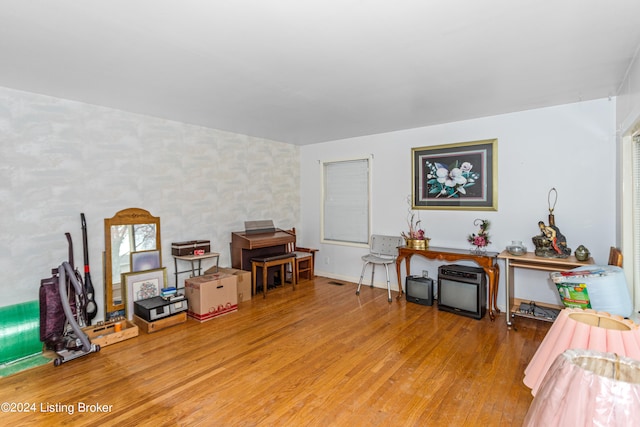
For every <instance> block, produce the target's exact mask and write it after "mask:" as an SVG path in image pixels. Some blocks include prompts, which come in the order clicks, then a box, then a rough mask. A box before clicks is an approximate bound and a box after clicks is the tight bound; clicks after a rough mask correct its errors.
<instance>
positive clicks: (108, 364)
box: [0, 278, 549, 426]
mask: <svg viewBox="0 0 640 427" xmlns="http://www.w3.org/2000/svg"><path fill="white" fill-rule="evenodd" d="M331 282H332V280H330V279H326V278H316V279H315V280H313V281H305V282H302V283H300V284H299V285H298V287H297V289H296V290H295V291H292V289H291V286H290V285H289V284H288V285H287V286H286V287H285V288H284V289H282V288H279V289H275V290H272V291H270V292H269V294H268V296H267V298H266V299H263V298H262V297H260V296H259V297H257V298H254V299H253V300H252V301H248V302H244V303H241V304H240V309H239V311H238V312H236V313H232V314H228V315H226V316H223V317H220V318H217V319H214V320H211V321H209V322H206V323H202V324H200V323H197V322H195V321H193V320H191V319H189V320H188V321H187V323H185V324H182V325H178V326H174V327H171V328H169V329H166V330H163V331H159V332H156V333H153V334H148V335H147V334H145V333H143V332H141V333H140V336H138V337H136V338H133V339H130V340H127V341H124V342H121V343H118V344H114V345H111V346H108V347H104V348H103V349H102V350H101V351H100V352H98V353H95V354H90V355H88V356H85V357H82V358H79V359H76V360H72V361H70V362H68V363H65V364H63V365H61V366H59V367H54V366H53V364H48V365H45V366H41V367H38V368H34V369H31V370H29V371H25V372H21V373H18V374H15V375H13V376H10V377H7V378H2V379H0V402H16V403H21V404H23V403H27V404H35V405H34V406H35V412H28V413H6V412H4V413H0V422H2V424H3V425H21V426H27V425H72V426H82V425H123V426H127V425H152V426H163V425H166V426H174V425H180V426H211V425H223V426H412V425H414V426H511V425H513V426H519V425H521V423H522V420H523V419H524V416H525V414H526V412H527V409H528V407H529V405H530V403H531V400H532V397H531V394H530V390H529V389H528V388H527V387H525V386H524V385H523V383H522V378H523V371H524V369H525V367H526V366H527V364H528V362H529V360H530V359H531V357H532V356H533V354H534V352H535V349H536V348H537V346H538V345H539V343H540V342H541V340H542V338H543V337H544V335H545V333H546V331H547V330H548V328H549V324H548V323H545V322H538V321H535V320H527V319H518V330H517V331H515V330H510V329H508V328H507V327H506V325H505V322H504V317H503V316H500V317H499V318H498V319H497V320H496V321H495V322H491V321H490V320H489V318H488V316H485V318H483V319H482V320H479V321H478V320H474V319H469V318H466V317H462V316H458V315H455V314H450V313H446V312H441V311H438V309H437V306H435V305H434V306H432V307H425V306H420V305H417V304H412V303H407V302H406V301H405V300H396V299H395V293H394V301H393V302H392V303H388V302H387V294H386V290H383V289H378V288H370V287H368V286H363V289H362V292H361V294H360V296H359V297H358V296H356V295H355V289H356V285H355V284H353V283H343V285H342V286H338V285H335V284H332V283H331ZM95 404H98V405H102V406H101V409H106V410H107V412H88V411H89V410H92V409H97V407H90V406H86V407H85V408H84V409H85V412H81V410H82V409H83V405H95ZM32 408H33V407H32ZM46 411H48V412H46Z"/></svg>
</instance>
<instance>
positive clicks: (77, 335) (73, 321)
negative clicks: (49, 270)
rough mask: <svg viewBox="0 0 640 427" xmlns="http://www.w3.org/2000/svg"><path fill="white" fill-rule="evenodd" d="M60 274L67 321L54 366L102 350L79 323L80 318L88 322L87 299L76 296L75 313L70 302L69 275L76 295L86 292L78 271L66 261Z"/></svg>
mask: <svg viewBox="0 0 640 427" xmlns="http://www.w3.org/2000/svg"><path fill="white" fill-rule="evenodd" d="M58 274H59V278H58V289H59V292H60V300H61V302H62V309H63V310H64V314H65V317H66V319H67V322H66V325H65V330H64V332H63V335H62V344H63V345H62V347H63V348H62V349H59V350H56V353H57V355H58V357H57V358H56V359H54V360H53V365H54V366H60V365H61V364H63V363H65V362H68V361H70V360H73V359H77V358H79V357H82V356H86V355H88V354H90V353H95V352H98V351H100V346H99V345H96V344H92V343H91V341H90V340H89V337H88V336H87V334H85V333H84V331H83V330H82V328H81V327H80V324H79V323H78V320H81V321H82V322H83V323H85V324H86V300H85V299H84V298H82V297H80V298H76V302H77V304H76V313H75V314H74V313H73V310H72V309H71V304H70V303H69V294H68V293H67V277H68V279H69V280H68V283H70V284H71V285H72V286H73V290H74V291H75V295H76V297H77V296H82V295H84V293H85V290H84V287H83V285H82V284H81V283H80V281H79V280H78V278H77V275H76V272H75V271H74V270H73V267H71V264H69V263H68V262H66V261H65V262H63V263H62V264H61V265H60V267H58Z"/></svg>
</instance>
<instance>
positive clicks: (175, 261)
mask: <svg viewBox="0 0 640 427" xmlns="http://www.w3.org/2000/svg"><path fill="white" fill-rule="evenodd" d="M173 265H174V266H175V268H176V269H175V273H174V274H175V276H176V289H178V258H174V259H173Z"/></svg>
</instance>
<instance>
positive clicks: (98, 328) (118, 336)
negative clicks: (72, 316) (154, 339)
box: [82, 320, 138, 347]
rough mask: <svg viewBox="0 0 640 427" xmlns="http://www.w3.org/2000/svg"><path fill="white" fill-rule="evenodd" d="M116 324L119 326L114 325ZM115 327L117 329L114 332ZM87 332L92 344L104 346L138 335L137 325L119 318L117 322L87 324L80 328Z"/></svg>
mask: <svg viewBox="0 0 640 427" xmlns="http://www.w3.org/2000/svg"><path fill="white" fill-rule="evenodd" d="M116 324H118V325H119V326H118V327H116ZM116 329H119V330H118V331H117V332H116ZM82 330H83V332H84V333H85V334H87V336H88V337H89V340H91V343H92V344H97V345H99V346H100V347H106V346H108V345H111V344H115V343H117V342H120V341H124V340H128V339H129V338H133V337H137V336H138V327H137V326H136V325H135V324H133V323H132V322H130V321H128V320H119V321H117V322H107V323H102V324H99V325H95V326H87V327H85V328H82Z"/></svg>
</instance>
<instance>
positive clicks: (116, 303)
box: [104, 208, 162, 320]
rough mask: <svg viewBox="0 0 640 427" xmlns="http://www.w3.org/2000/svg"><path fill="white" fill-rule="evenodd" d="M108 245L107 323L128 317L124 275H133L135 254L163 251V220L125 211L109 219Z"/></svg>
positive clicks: (136, 210) (106, 228) (133, 210)
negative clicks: (161, 239)
mask: <svg viewBox="0 0 640 427" xmlns="http://www.w3.org/2000/svg"><path fill="white" fill-rule="evenodd" d="M104 244H105V268H104V273H105V274H104V276H105V278H104V293H105V297H104V300H105V319H106V320H108V319H109V318H111V317H113V316H119V315H123V316H124V315H126V313H125V307H126V296H125V289H124V286H123V284H122V283H121V277H122V276H121V275H122V273H128V272H130V271H131V265H130V260H131V253H132V252H139V251H150V250H157V251H160V250H161V244H160V218H159V217H155V216H152V215H151V214H150V213H149V212H148V211H146V210H144V209H139V208H129V209H124V210H121V211H120V212H118V213H116V214H115V215H114V216H113V218H105V220H104ZM160 253H161V252H160ZM160 259H162V256H161V257H160Z"/></svg>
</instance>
